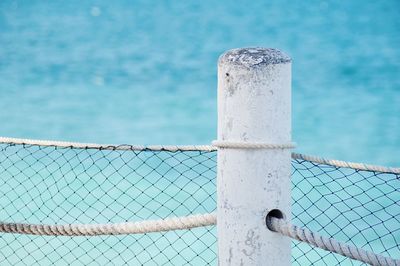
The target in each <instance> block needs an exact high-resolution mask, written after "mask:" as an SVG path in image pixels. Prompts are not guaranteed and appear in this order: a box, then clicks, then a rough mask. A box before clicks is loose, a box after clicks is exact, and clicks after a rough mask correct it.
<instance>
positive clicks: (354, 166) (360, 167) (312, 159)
mask: <svg viewBox="0 0 400 266" xmlns="http://www.w3.org/2000/svg"><path fill="white" fill-rule="evenodd" d="M0 143H4V144H12V145H32V146H47V147H60V148H74V149H101V150H123V151H169V152H177V151H207V152H212V151H216V150H217V149H218V147H220V148H223V147H222V146H224V145H226V143H225V144H223V143H219V142H213V143H215V144H216V145H217V146H218V147H217V146H211V145H183V146H182V145H176V146H174V145H168V146H163V145H151V146H142V145H113V144H93V143H77V142H65V141H49V140H31V139H18V138H7V137H0ZM231 144H232V145H231V147H233V146H234V145H233V143H231ZM236 144H238V143H236ZM228 145H229V144H228ZM238 145H239V146H240V145H242V146H241V147H239V146H237V148H250V146H254V147H251V148H255V149H257V148H277V149H279V148H285V149H288V148H293V144H284V145H283V146H282V147H277V146H274V147H272V146H271V145H278V144H265V143H264V144H263V143H256V144H249V143H246V144H245V146H247V147H243V144H238ZM264 145H265V146H264ZM279 146H280V145H279ZM292 158H293V159H299V160H304V161H309V162H314V163H319V164H326V165H330V166H334V167H345V168H351V169H355V170H360V171H373V172H382V173H390V174H400V168H397V167H385V166H379V165H370V164H364V163H354V162H345V161H339V160H331V159H325V158H322V157H317V156H310V155H305V154H299V153H292Z"/></svg>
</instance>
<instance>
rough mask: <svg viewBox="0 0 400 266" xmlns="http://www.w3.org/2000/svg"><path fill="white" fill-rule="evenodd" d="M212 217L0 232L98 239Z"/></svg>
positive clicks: (1, 228) (16, 227)
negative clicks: (103, 236) (99, 237)
mask: <svg viewBox="0 0 400 266" xmlns="http://www.w3.org/2000/svg"><path fill="white" fill-rule="evenodd" d="M215 223H216V216H215V214H212V213H211V214H210V213H208V214H198V215H190V216H185V217H174V218H166V219H162V220H147V221H140V222H126V223H114V224H112V223H111V224H65V225H58V224H57V225H47V224H25V223H0V232H2V233H14V234H27V235H46V236H98V235H124V234H145V233H154V232H163V231H172V230H184V229H192V228H196V227H202V226H208V225H214V224H215Z"/></svg>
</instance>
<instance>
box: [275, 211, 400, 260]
mask: <svg viewBox="0 0 400 266" xmlns="http://www.w3.org/2000/svg"><path fill="white" fill-rule="evenodd" d="M267 226H268V228H269V229H270V230H272V231H275V232H278V233H280V234H282V235H285V236H288V237H290V238H293V239H296V240H299V241H302V242H305V243H308V244H310V245H312V246H314V247H317V248H321V249H324V250H327V251H330V252H334V253H337V254H340V255H342V256H345V257H348V258H351V259H355V260H358V261H361V262H364V263H367V264H370V265H373V266H383V265H387V266H400V260H396V259H392V258H389V257H385V256H382V255H380V254H376V253H374V252H371V251H366V250H364V249H361V248H358V247H356V246H353V245H349V244H346V243H343V242H339V241H336V240H335V239H333V238H328V237H323V236H321V235H319V234H317V233H315V232H312V231H310V230H308V229H306V228H301V227H298V226H295V225H292V224H290V223H289V222H287V221H285V220H284V219H278V218H275V217H270V218H269V219H268V220H267Z"/></svg>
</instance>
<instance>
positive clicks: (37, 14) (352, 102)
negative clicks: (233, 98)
mask: <svg viewBox="0 0 400 266" xmlns="http://www.w3.org/2000/svg"><path fill="white" fill-rule="evenodd" d="M399 17H400V4H399V2H398V1H396V0H392V1H340V2H336V1H297V2H293V1H281V0H279V1H113V2H111V1H85V2H82V1H75V0H74V1H29V2H26V1H25V2H24V1H1V2H0V110H1V112H0V121H2V123H1V127H0V135H5V136H14V137H24V138H39V139H59V140H73V141H89V142H103V143H134V144H203V143H210V141H211V140H213V139H215V137H216V82H217V79H216V62H217V59H218V56H219V55H220V54H221V53H223V52H224V51H225V50H227V49H230V48H234V47H245V46H265V47H275V48H279V49H282V50H283V51H285V52H287V53H288V54H290V55H291V57H292V58H293V139H294V140H295V141H296V142H297V143H298V150H297V151H298V152H303V153H310V154H315V155H321V156H328V157H333V158H337V159H344V160H352V161H363V162H369V163H376V164H384V165H393V166H397V165H399V164H400V161H399V152H398V150H399V148H400V133H399V132H400V115H399V114H400V79H399V72H400V49H398V47H399V45H400V34H399V33H400V20H399V19H398V18H399Z"/></svg>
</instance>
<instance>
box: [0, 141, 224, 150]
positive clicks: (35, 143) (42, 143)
mask: <svg viewBox="0 0 400 266" xmlns="http://www.w3.org/2000/svg"><path fill="white" fill-rule="evenodd" d="M0 143H4V144H16V145H31V146H46V147H60V148H74V149H98V150H120V151H146V150H148V151H171V152H176V151H215V150H216V149H215V147H213V146H210V145H179V146H176V145H149V146H144V145H127V144H122V145H115V144H95V143H79V142H67V141H54V140H33V139H19V138H8V137H0Z"/></svg>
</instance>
